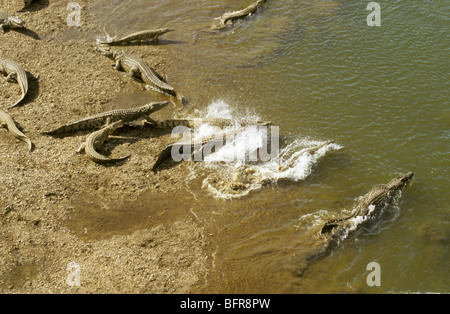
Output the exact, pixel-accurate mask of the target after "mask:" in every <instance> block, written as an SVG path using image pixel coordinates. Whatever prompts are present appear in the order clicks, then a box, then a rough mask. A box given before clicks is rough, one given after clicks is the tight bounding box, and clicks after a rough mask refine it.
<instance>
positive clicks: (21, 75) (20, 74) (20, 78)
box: [0, 58, 28, 109]
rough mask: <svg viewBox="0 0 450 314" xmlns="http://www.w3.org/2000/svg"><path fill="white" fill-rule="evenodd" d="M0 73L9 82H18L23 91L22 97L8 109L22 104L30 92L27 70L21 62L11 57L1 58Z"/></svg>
mask: <svg viewBox="0 0 450 314" xmlns="http://www.w3.org/2000/svg"><path fill="white" fill-rule="evenodd" d="M0 74H2V75H3V76H5V79H6V81H7V82H9V83H13V82H17V83H18V84H19V86H20V89H21V91H22V96H21V97H20V99H19V100H18V101H16V102H15V103H14V104H13V105H11V106H9V107H8V109H10V108H13V107H15V106H17V105H18V104H20V103H21V102H22V100H23V99H24V98H25V95H26V94H27V92H28V77H27V72H26V71H25V69H24V68H23V67H22V66H21V65H20V64H19V63H17V62H15V61H12V60H9V59H2V58H0Z"/></svg>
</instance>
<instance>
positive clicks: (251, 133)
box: [195, 101, 342, 199]
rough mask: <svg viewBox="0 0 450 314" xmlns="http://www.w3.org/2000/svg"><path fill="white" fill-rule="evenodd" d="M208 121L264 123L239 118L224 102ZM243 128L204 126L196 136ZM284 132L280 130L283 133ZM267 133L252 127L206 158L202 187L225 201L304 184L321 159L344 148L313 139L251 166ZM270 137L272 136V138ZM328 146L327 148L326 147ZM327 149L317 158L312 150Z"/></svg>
mask: <svg viewBox="0 0 450 314" xmlns="http://www.w3.org/2000/svg"><path fill="white" fill-rule="evenodd" d="M206 117H207V118H227V119H234V120H235V121H238V120H240V119H254V120H261V119H260V117H257V116H251V117H250V115H249V114H247V115H245V116H239V114H235V113H233V111H232V110H231V108H230V106H229V105H228V104H227V103H226V102H224V101H214V102H213V103H211V104H210V105H209V106H208V108H207V113H206ZM238 127H239V125H235V126H231V127H229V128H226V129H222V130H221V129H220V128H217V127H214V126H211V125H207V124H205V125H202V126H201V127H200V128H199V129H198V130H196V132H195V138H198V137H204V136H209V135H211V134H217V133H218V132H227V131H230V130H233V129H236V128H238ZM282 131H283V130H280V132H281V133H282ZM267 136H268V135H267V132H262V130H261V129H260V128H258V127H255V126H253V127H249V128H247V129H245V130H244V131H243V132H242V133H240V134H238V135H237V136H236V137H235V139H234V140H233V141H231V142H227V143H226V145H224V146H223V147H222V148H220V149H219V150H218V151H216V152H215V153H213V154H211V155H208V156H206V158H205V160H204V162H202V163H201V164H202V167H203V168H204V170H205V172H206V173H208V174H207V175H206V177H205V179H204V180H203V185H202V187H203V188H205V189H207V190H208V191H209V192H210V193H212V194H213V195H214V196H215V197H217V198H221V199H232V198H239V197H242V196H245V195H248V194H249V193H250V192H251V191H253V190H257V189H260V188H262V187H263V186H264V185H267V184H274V183H276V182H277V181H278V180H280V179H287V180H292V181H300V180H304V179H306V178H307V177H308V176H309V175H310V174H311V173H312V171H313V169H314V166H315V165H316V164H317V163H318V161H319V159H320V158H322V157H323V156H325V154H326V153H327V152H328V151H330V150H338V149H341V148H342V147H341V146H340V145H337V144H334V143H329V144H326V142H325V141H316V140H311V139H303V138H300V139H297V140H295V141H294V142H292V143H290V144H289V145H288V146H287V147H285V148H282V149H280V151H279V154H278V155H277V156H275V158H272V159H271V160H270V161H267V162H249V161H248V160H249V158H251V157H253V156H254V154H255V152H256V151H257V150H258V149H261V148H262V149H265V148H263V147H264V146H263V145H264V144H265V143H266V141H267ZM269 136H270V135H269ZM324 144H326V145H324ZM321 145H324V146H323V147H321V148H320V149H318V150H317V151H316V152H315V153H314V154H310V153H308V152H307V150H308V149H310V148H314V147H318V146H321ZM250 160H253V159H250Z"/></svg>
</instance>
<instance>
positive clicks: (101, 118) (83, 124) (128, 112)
mask: <svg viewBox="0 0 450 314" xmlns="http://www.w3.org/2000/svg"><path fill="white" fill-rule="evenodd" d="M168 103H169V102H168V101H165V102H153V103H149V104H146V105H144V106H141V107H138V108H132V109H115V110H110V111H107V112H102V113H99V114H96V115H93V116H90V117H87V118H84V119H81V120H77V121H74V122H71V123H68V124H65V125H63V126H61V127H59V128H57V129H55V130H52V131H48V132H43V134H45V135H60V134H63V133H68V132H73V131H79V130H89V129H96V128H101V127H102V126H105V125H108V124H110V123H112V122H116V121H119V120H122V121H123V123H124V124H126V123H131V122H134V121H137V120H141V119H145V120H147V121H149V122H151V123H153V122H154V121H153V120H152V119H150V117H149V115H150V114H151V113H153V112H155V111H157V110H160V109H162V108H164V107H165V106H167V104H168Z"/></svg>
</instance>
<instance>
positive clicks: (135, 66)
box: [96, 46, 186, 105]
mask: <svg viewBox="0 0 450 314" xmlns="http://www.w3.org/2000/svg"><path fill="white" fill-rule="evenodd" d="M96 51H98V52H100V53H101V54H102V55H104V56H106V57H108V58H110V59H112V60H114V61H115V65H114V67H113V68H114V69H115V70H118V71H122V70H123V71H125V72H126V73H127V74H128V75H129V76H130V77H131V78H133V79H135V80H138V81H140V80H142V81H144V82H145V83H146V84H147V86H146V88H147V89H148V88H150V89H153V90H155V91H156V92H159V93H162V94H164V95H168V96H174V97H176V98H177V99H178V100H179V101H180V102H181V103H182V104H183V105H184V104H185V103H186V101H185V100H184V99H183V97H182V96H181V95H180V94H179V93H177V92H176V91H175V90H174V88H173V87H172V86H170V85H169V84H167V83H166V82H165V81H164V79H163V78H162V77H161V75H159V74H158V73H157V72H156V71H155V70H154V69H153V68H152V67H150V66H149V65H148V64H147V63H146V62H145V61H144V60H142V59H141V58H138V57H136V56H134V55H132V54H128V53H126V52H122V51H117V50H113V49H111V48H109V47H102V46H97V47H96Z"/></svg>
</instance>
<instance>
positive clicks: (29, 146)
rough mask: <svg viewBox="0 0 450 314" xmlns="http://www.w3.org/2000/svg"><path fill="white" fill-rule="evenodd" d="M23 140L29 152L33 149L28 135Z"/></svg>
mask: <svg viewBox="0 0 450 314" xmlns="http://www.w3.org/2000/svg"><path fill="white" fill-rule="evenodd" d="M23 141H24V142H25V143H27V144H28V149H29V150H30V152H31V150H32V149H33V143H31V140H30V139H29V138H28V137H26V138H24V139H23Z"/></svg>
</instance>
